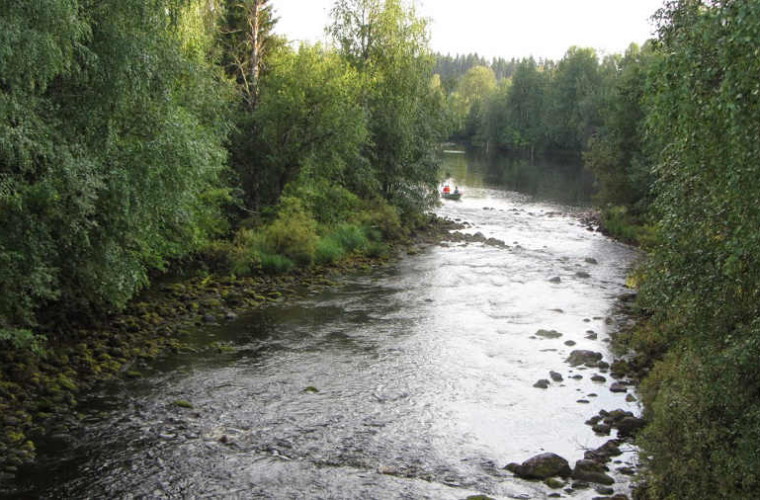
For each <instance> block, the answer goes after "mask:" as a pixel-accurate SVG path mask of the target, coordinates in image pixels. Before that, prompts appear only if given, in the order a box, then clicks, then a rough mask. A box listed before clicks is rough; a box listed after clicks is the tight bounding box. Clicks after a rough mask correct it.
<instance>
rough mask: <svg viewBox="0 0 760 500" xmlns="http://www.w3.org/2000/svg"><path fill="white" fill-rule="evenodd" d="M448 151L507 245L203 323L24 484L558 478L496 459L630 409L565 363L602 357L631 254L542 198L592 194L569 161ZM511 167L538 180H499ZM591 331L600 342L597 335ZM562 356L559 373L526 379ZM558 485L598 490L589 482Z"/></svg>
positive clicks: (306, 494)
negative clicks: (502, 159) (574, 355)
mask: <svg viewBox="0 0 760 500" xmlns="http://www.w3.org/2000/svg"><path fill="white" fill-rule="evenodd" d="M445 159H446V163H445V167H444V169H445V170H447V171H448V172H449V175H451V177H452V179H451V180H452V182H453V183H456V184H457V185H458V186H459V188H460V189H461V190H462V191H463V192H464V196H463V197H462V199H461V200H460V201H458V202H453V201H446V202H444V204H443V206H442V207H441V208H440V209H439V212H440V214H441V215H444V216H447V217H449V218H452V219H460V220H462V221H466V222H468V223H470V224H471V226H470V227H468V229H467V230H466V231H465V232H469V233H475V232H481V233H483V234H484V235H485V236H486V237H493V238H497V239H500V240H503V241H504V242H506V244H507V245H508V247H499V246H490V245H485V244H480V243H470V244H466V243H456V244H455V243H451V244H448V245H446V244H444V245H440V246H431V247H428V248H425V249H423V250H422V251H421V252H420V253H419V254H417V255H413V256H407V257H404V258H403V259H401V260H400V261H399V262H398V263H396V264H394V265H392V266H389V267H385V268H381V269H375V270H372V271H366V272H362V273H358V274H355V275H351V276H348V277H346V278H344V279H342V280H341V282H340V284H339V286H337V287H335V288H333V289H330V290H328V291H325V292H321V293H318V294H315V295H310V296H305V297H302V298H300V299H295V300H290V301H288V302H285V303H281V304H276V305H272V306H270V307H268V308H266V309H264V310H261V311H256V312H253V313H250V314H248V315H244V316H241V317H240V318H239V319H238V320H236V321H235V322H233V323H231V324H228V325H225V326H221V327H209V328H208V329H205V330H203V331H201V332H199V335H200V336H201V337H202V338H203V339H204V340H200V339H199V340H198V342H201V343H202V342H209V341H210V340H209V339H212V340H215V341H220V342H227V343H228V344H229V345H230V346H231V349H227V350H223V351H222V352H216V353H210V352H209V351H208V350H206V351H203V352H202V353H199V354H184V355H178V356H176V357H174V358H170V359H168V360H164V361H163V362H161V363H159V364H157V366H154V367H153V369H152V370H153V371H152V373H150V374H149V376H146V377H145V378H144V379H141V380H134V381H122V382H118V383H113V384H110V385H108V386H107V387H105V388H103V389H102V390H99V391H97V392H94V393H93V394H91V395H90V397H89V398H87V402H86V403H85V404H84V405H83V407H82V408H81V410H80V411H82V412H83V413H84V416H83V419H82V426H81V428H80V429H79V430H78V431H77V432H75V435H74V438H73V439H68V440H66V441H65V443H64V444H65V446H63V445H60V444H59V446H57V448H56V449H55V450H54V451H52V450H51V451H47V452H46V451H45V450H43V452H42V454H41V455H42V456H41V460H40V463H39V465H38V466H37V467H36V468H35V469H33V470H30V471H26V472H25V473H24V474H23V475H22V476H21V478H20V486H19V488H20V489H19V491H23V492H25V493H23V494H19V495H17V496H16V497H17V498H76V499H83V498H146V499H148V498H150V499H153V498H156V499H159V498H241V499H248V498H256V499H258V498H262V499H270V498H271V499H312V498H314V499H317V498H320V499H322V498H323V499H355V498H356V499H418V498H431V499H464V498H466V497H468V496H470V495H476V494H487V495H489V496H491V497H493V498H499V499H500V498H525V499H527V498H536V499H540V498H547V497H548V495H550V494H551V493H554V491H553V490H550V489H549V488H548V487H547V486H545V485H543V484H542V483H536V482H528V481H523V480H520V479H517V478H515V477H514V476H513V475H512V474H511V473H509V472H506V471H505V470H503V469H502V468H503V466H504V465H506V464H507V463H508V462H522V461H523V460H525V459H527V458H529V457H531V456H533V455H536V454H538V453H541V452H543V451H551V452H555V453H557V454H559V455H562V456H563V457H565V458H566V459H568V460H569V461H570V462H571V465H572V464H573V463H574V462H575V460H578V459H580V458H582V456H583V452H584V450H586V449H590V448H596V447H598V446H599V445H601V444H603V443H604V442H605V441H606V440H607V439H609V438H607V437H601V436H597V435H595V434H594V432H593V431H592V430H591V428H590V427H588V426H586V425H584V421H585V420H586V419H588V418H589V417H591V416H593V415H595V414H597V413H598V412H599V410H601V409H607V410H612V409H616V408H623V409H629V410H632V411H637V408H636V406H635V403H628V402H626V400H625V395H624V394H613V393H611V392H610V391H609V384H610V382H609V381H608V382H606V383H595V382H592V381H591V380H590V378H591V375H593V374H594V373H595V370H593V369H588V370H583V369H577V368H576V369H573V368H571V367H570V366H569V365H568V364H567V363H566V362H565V359H566V358H567V356H568V354H569V353H570V352H571V351H572V350H573V349H590V350H594V351H599V352H602V353H604V355H605V359H606V360H608V361H609V360H610V359H611V358H610V354H609V347H608V343H607V342H606V341H605V340H606V339H607V324H606V321H605V319H606V318H607V317H608V315H609V314H610V310H611V308H612V306H613V304H614V301H615V298H616V297H617V296H619V295H620V294H621V293H624V292H625V287H624V281H625V272H626V268H627V267H628V266H629V264H630V263H631V261H632V260H633V259H634V258H635V252H634V251H633V250H631V249H630V248H628V247H626V246H624V245H621V244H619V243H616V242H614V241H611V240H609V239H608V238H605V237H604V236H601V235H599V234H598V233H592V232H589V231H587V230H586V228H585V227H583V226H582V225H581V224H580V223H579V221H578V220H577V218H576V217H575V216H573V215H572V214H573V212H575V211H577V210H578V208H577V207H573V206H569V205H567V204H562V203H559V202H556V201H551V200H550V199H547V197H553V198H555V199H556V198H557V196H558V195H564V196H563V197H564V199H565V200H566V201H571V202H574V201H577V200H578V199H579V198H582V197H583V192H584V191H586V192H587V189H586V188H585V187H583V186H582V185H580V184H577V183H575V181H572V180H569V179H574V178H575V177H563V176H561V175H559V177H557V178H555V179H553V180H551V181H549V182H548V184H546V185H545V184H542V182H543V181H540V180H536V179H535V178H533V177H530V176H532V175H533V174H531V173H530V172H528V173H527V174H525V173H524V172H523V171H524V167H519V168H517V169H516V170H515V169H513V170H509V169H508V168H505V167H504V166H503V165H502V166H496V167H495V168H494V167H489V166H488V165H487V164H485V163H483V162H480V161H478V160H477V159H474V158H469V157H465V156H464V155H460V154H447V155H445ZM521 169H522V170H521ZM505 172H506V173H505ZM510 172H512V173H510ZM514 172H517V174H516V175H515V174H514ZM521 172H523V173H521ZM521 175H522V177H520V176H521ZM525 175H527V176H528V180H527V181H526V180H525ZM515 179H518V181H519V179H522V181H519V182H522V183H523V186H522V187H523V188H525V187H526V186H527V188H528V189H527V190H528V191H530V192H531V195H526V194H519V193H517V192H515V191H510V190H508V189H507V188H506V187H505V185H512V186H513V185H514V183H515V182H516V181H515ZM519 182H518V183H519ZM591 259H594V260H595V261H596V262H597V263H596V264H595V263H593V262H594V261H592V260H591ZM580 271H582V272H585V273H588V275H589V277H581V276H585V275H583V274H581V275H578V274H577V273H578V272H580ZM553 277H559V278H560V280H561V281H560V282H559V283H556V282H551V281H550V278H553ZM539 329H546V330H557V331H558V332H560V333H562V334H563V335H562V337H560V338H554V339H545V338H541V337H537V336H535V335H534V334H535V333H536V332H537V330H539ZM590 331H593V332H595V333H597V334H598V339H597V340H590V339H588V338H587V337H588V336H589V332H590ZM568 341H572V342H575V343H576V345H575V346H568V345H566V342H568ZM551 370H554V371H556V372H559V373H560V374H562V376H563V378H564V380H563V381H562V382H552V383H551V384H550V386H549V387H548V388H547V389H538V388H534V387H533V384H534V383H535V382H536V381H537V380H538V379H548V378H549V372H550V371H551ZM573 375H581V376H582V378H580V379H573V378H571V376H573ZM177 400H184V401H188V402H190V403H191V404H192V408H182V407H180V406H177V405H176V404H174V402H176V401H177ZM579 400H580V401H582V402H579ZM624 450H625V451H626V453H624V455H623V456H622V457H618V458H619V459H620V460H621V461H622V462H623V464H628V463H635V461H636V455H635V451H634V450H633V449H631V448H624ZM614 468H615V466H613V475H614V477H615V479H616V480H617V483H616V485H615V489H616V491H617V492H624V493H627V492H628V488H629V485H628V482H627V481H628V479H627V478H626V476H624V475H621V474H617V473H615V472H614ZM558 493H559V494H560V495H561V496H562V497H566V498H576V499H591V498H593V497H595V496H599V493H597V492H595V491H594V490H593V488H592V489H588V490H574V491H568V492H566V491H564V490H558Z"/></svg>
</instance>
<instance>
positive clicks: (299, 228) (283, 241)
mask: <svg viewBox="0 0 760 500" xmlns="http://www.w3.org/2000/svg"><path fill="white" fill-rule="evenodd" d="M264 239H265V241H266V246H267V250H270V251H271V253H277V254H282V255H284V256H286V257H288V258H289V259H290V260H293V261H295V262H296V263H298V264H310V263H311V262H312V260H313V259H314V253H315V251H316V246H317V242H318V240H319V238H318V236H317V223H316V221H315V220H314V219H313V218H312V216H311V215H310V214H309V213H308V212H307V211H306V210H305V209H304V207H303V204H302V202H301V200H299V199H298V198H294V197H292V196H284V197H283V198H282V200H281V201H280V210H279V213H278V215H277V218H276V219H275V220H274V222H272V224H270V225H269V226H267V227H266V228H265V229H264Z"/></svg>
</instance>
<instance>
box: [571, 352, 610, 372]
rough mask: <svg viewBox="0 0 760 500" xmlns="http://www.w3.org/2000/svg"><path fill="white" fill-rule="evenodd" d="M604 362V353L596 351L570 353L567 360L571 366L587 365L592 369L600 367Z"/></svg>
mask: <svg viewBox="0 0 760 500" xmlns="http://www.w3.org/2000/svg"><path fill="white" fill-rule="evenodd" d="M601 360H602V353H600V352H594V351H584V350H575V351H573V352H571V353H570V356H569V357H568V358H567V362H568V363H570V366H580V365H585V366H588V367H590V368H594V367H596V366H598V365H599V362H600V361H601Z"/></svg>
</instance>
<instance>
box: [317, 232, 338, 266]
mask: <svg viewBox="0 0 760 500" xmlns="http://www.w3.org/2000/svg"><path fill="white" fill-rule="evenodd" d="M345 256H346V250H345V249H344V248H343V246H341V244H340V242H339V241H338V240H337V239H335V238H330V237H326V238H321V239H320V240H319V243H317V249H316V252H315V254H314V262H316V263H317V264H332V263H333V262H337V261H339V260H341V259H342V258H343V257H345Z"/></svg>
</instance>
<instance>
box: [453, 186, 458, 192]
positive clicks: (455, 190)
mask: <svg viewBox="0 0 760 500" xmlns="http://www.w3.org/2000/svg"><path fill="white" fill-rule="evenodd" d="M454 194H459V186H454Z"/></svg>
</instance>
